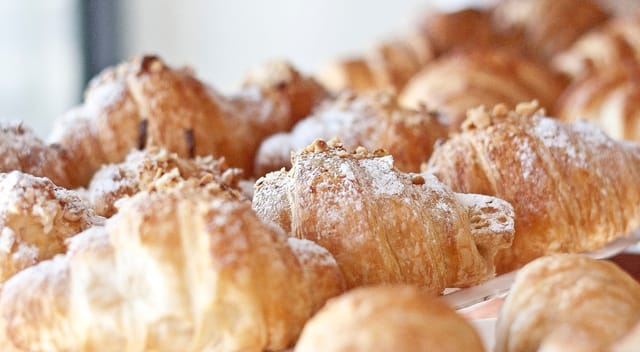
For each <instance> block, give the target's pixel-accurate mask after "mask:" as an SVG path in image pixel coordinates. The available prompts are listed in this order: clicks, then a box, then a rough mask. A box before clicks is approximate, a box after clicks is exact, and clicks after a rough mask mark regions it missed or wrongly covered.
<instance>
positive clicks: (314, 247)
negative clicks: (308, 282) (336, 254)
mask: <svg viewBox="0 0 640 352" xmlns="http://www.w3.org/2000/svg"><path fill="white" fill-rule="evenodd" d="M287 241H288V243H289V247H291V249H292V250H293V252H294V253H295V254H296V256H297V257H298V260H299V261H300V264H302V265H303V266H305V265H309V263H313V264H315V265H319V266H337V265H338V264H337V263H336V260H335V258H333V256H332V255H331V253H329V251H328V250H326V249H325V248H324V247H322V246H320V245H319V244H317V243H315V242H313V241H309V240H306V239H300V238H294V237H290V238H289V239H288V240H287Z"/></svg>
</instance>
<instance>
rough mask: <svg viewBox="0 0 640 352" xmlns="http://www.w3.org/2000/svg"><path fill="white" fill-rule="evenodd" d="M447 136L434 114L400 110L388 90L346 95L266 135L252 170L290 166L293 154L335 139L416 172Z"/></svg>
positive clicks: (258, 170) (442, 120)
mask: <svg viewBox="0 0 640 352" xmlns="http://www.w3.org/2000/svg"><path fill="white" fill-rule="evenodd" d="M447 135H448V126H447V125H446V124H445V122H444V118H442V117H441V116H439V115H438V113H437V112H429V111H425V110H424V109H421V110H411V109H405V108H402V107H400V106H399V105H398V102H397V99H396V96H395V95H394V94H392V93H387V92H376V93H369V94H360V95H354V94H353V93H344V94H342V95H340V96H339V97H338V98H337V99H336V100H335V101H331V102H327V103H325V104H324V105H322V106H321V107H320V108H319V109H318V110H316V111H315V112H314V114H313V115H311V116H310V117H308V118H306V119H304V120H302V121H300V122H299V123H298V124H297V125H296V126H295V127H294V128H293V130H292V131H291V132H289V133H278V134H275V135H273V136H271V137H269V138H267V139H266V140H265V141H264V142H263V143H262V145H261V146H260V149H259V151H258V154H257V156H256V167H255V170H256V174H257V175H264V174H266V173H267V172H269V171H275V170H279V169H281V168H283V167H285V168H290V167H291V153H292V152H296V151H299V150H301V149H303V148H304V147H306V146H308V145H309V144H311V143H312V142H313V141H314V140H315V139H318V138H320V139H324V140H330V139H332V138H334V137H337V138H338V139H340V142H341V143H342V144H343V145H344V146H345V148H346V149H348V150H355V149H356V148H357V147H359V146H364V147H365V148H368V149H371V150H374V149H378V148H382V149H385V150H386V151H387V152H389V154H391V155H393V156H394V160H395V165H396V166H397V167H398V168H399V169H400V170H403V171H414V172H417V171H418V170H419V169H420V164H421V163H423V162H425V161H426V160H427V159H428V158H429V156H430V155H431V151H432V150H433V145H434V144H435V142H436V141H437V140H438V139H444V138H446V137H447Z"/></svg>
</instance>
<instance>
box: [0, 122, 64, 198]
mask: <svg viewBox="0 0 640 352" xmlns="http://www.w3.org/2000/svg"><path fill="white" fill-rule="evenodd" d="M65 162H66V154H65V152H64V150H63V149H62V148H60V146H58V145H51V146H49V145H47V144H46V143H44V142H43V141H42V140H41V139H40V138H38V136H36V135H35V133H33V131H32V130H31V129H29V128H27V127H25V126H23V125H22V124H21V123H6V122H2V123H0V172H10V171H14V170H15V171H22V172H24V173H28V174H31V175H34V176H40V177H47V178H49V179H50V180H51V181H53V183H55V184H56V185H58V186H60V187H66V188H69V187H71V182H70V181H69V179H70V178H69V176H68V175H67V170H65V168H64V167H63V165H64V164H65Z"/></svg>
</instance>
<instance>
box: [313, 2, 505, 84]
mask: <svg viewBox="0 0 640 352" xmlns="http://www.w3.org/2000/svg"><path fill="white" fill-rule="evenodd" d="M509 45H510V36H509V35H507V34H505V33H500V32H499V31H497V30H496V29H495V28H494V27H493V26H492V23H491V16H490V14H489V12H487V11H485V10H481V9H463V10H460V11H456V12H451V13H434V14H431V15H429V16H427V17H425V19H424V20H423V21H422V23H421V24H420V26H419V28H418V29H417V30H416V31H415V32H413V33H412V34H410V35H406V36H404V37H400V38H397V39H395V40H388V41H383V42H382V43H380V44H379V45H376V46H375V47H374V48H373V49H372V50H370V51H369V52H368V53H366V54H365V55H363V56H360V57H357V56H356V57H351V58H347V59H341V60H336V61H334V62H331V63H330V64H328V65H327V66H326V67H325V68H324V70H322V71H321V72H320V75H319V79H320V80H321V82H322V83H323V84H324V85H325V86H326V87H327V88H329V89H330V90H331V91H334V92H337V91H341V90H344V89H349V90H352V91H356V92H365V91H368V90H374V89H381V88H382V89H383V88H389V87H393V88H395V89H396V90H397V91H400V90H401V89H402V88H403V87H404V85H405V84H406V83H407V82H408V81H409V79H410V78H411V77H412V76H414V75H415V74H416V73H417V72H418V71H419V70H420V69H421V68H422V67H423V66H424V65H425V64H427V63H428V62H430V61H431V60H432V59H433V58H434V57H436V56H440V55H443V54H445V53H448V52H450V51H456V50H469V49H472V48H495V47H502V46H509Z"/></svg>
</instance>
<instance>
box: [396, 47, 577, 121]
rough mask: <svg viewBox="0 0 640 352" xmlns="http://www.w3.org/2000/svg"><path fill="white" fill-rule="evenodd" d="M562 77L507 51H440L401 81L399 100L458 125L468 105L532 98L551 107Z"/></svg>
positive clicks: (512, 101) (563, 83) (511, 102)
mask: <svg viewBox="0 0 640 352" xmlns="http://www.w3.org/2000/svg"><path fill="white" fill-rule="evenodd" d="M565 84H566V82H565V80H564V79H563V78H561V77H560V76H558V75H557V74H555V73H553V72H552V71H550V70H549V69H548V68H546V67H545V66H543V65H541V64H539V63H536V62H534V61H532V60H530V59H527V58H526V57H524V56H521V55H519V54H516V53H514V52H507V51H495V50H494V51H487V50H483V51H473V52H468V53H458V54H453V55H450V56H445V57H442V58H440V59H438V60H436V61H434V62H432V63H431V64H429V65H427V66H425V67H424V68H423V69H422V71H420V72H419V73H418V74H416V75H415V76H414V77H413V78H412V79H411V81H410V82H409V83H408V84H407V86H406V87H405V88H404V90H403V91H402V93H401V95H400V103H401V104H403V105H405V106H408V107H412V108H417V107H419V106H420V105H426V106H428V107H430V108H433V109H438V110H440V111H442V112H443V113H444V115H445V116H446V117H448V118H449V125H450V128H451V129H452V130H454V131H459V129H460V125H461V124H462V122H463V121H464V119H465V117H466V113H467V110H468V109H471V108H475V107H478V106H481V105H484V106H493V105H495V104H498V103H504V104H507V105H510V106H514V105H515V104H517V103H520V102H522V101H530V100H532V99H537V100H538V101H539V102H540V104H541V105H542V106H543V107H547V108H551V107H553V105H554V102H555V100H556V98H557V97H558V96H559V95H560V94H561V92H562V90H563V89H564V87H565Z"/></svg>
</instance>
